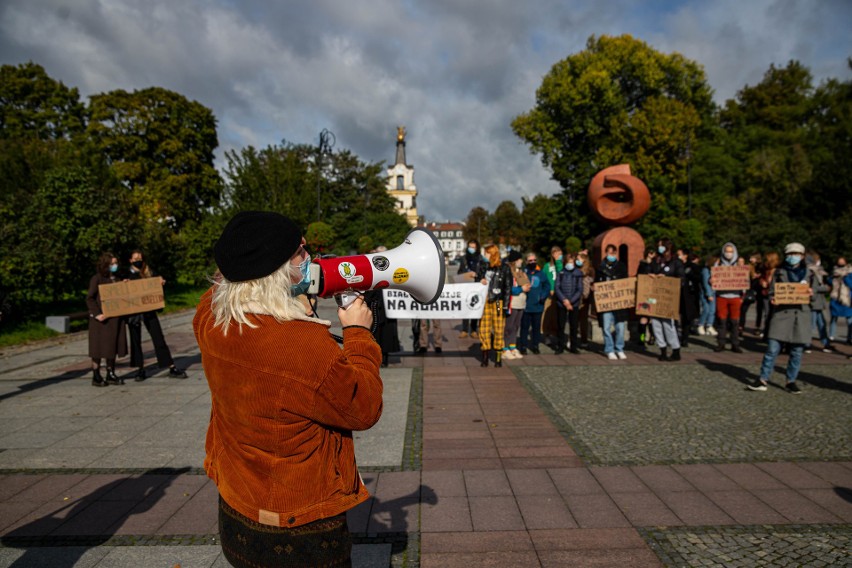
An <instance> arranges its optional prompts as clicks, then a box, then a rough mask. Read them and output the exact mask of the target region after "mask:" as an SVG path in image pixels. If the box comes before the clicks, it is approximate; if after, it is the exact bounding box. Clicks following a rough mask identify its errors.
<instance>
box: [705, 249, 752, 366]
mask: <svg viewBox="0 0 852 568" xmlns="http://www.w3.org/2000/svg"><path fill="white" fill-rule="evenodd" d="M738 259H739V253H738V252H737V247H736V246H735V245H734V243H725V246H723V247H722V257H721V258H720V259H719V261H718V262H717V263H716V266H736V264H737V260H738ZM744 294H745V290H716V317H717V318H718V320H719V335H718V336H717V337H716V341H717V342H718V343H717V345H716V347H714V348H713V351H717V352H719V351H724V350H725V340H726V339H727V335H728V327H730V328H731V351H733V352H734V353H742V352H743V350H742V349H741V348H740V331H739V325H740V309H741V308H742V305H743V295H744Z"/></svg>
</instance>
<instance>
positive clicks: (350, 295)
mask: <svg viewBox="0 0 852 568" xmlns="http://www.w3.org/2000/svg"><path fill="white" fill-rule="evenodd" d="M359 297H361V293H360V292H356V291H355V290H346V291H345V292H341V293H340V294H335V295H334V301H336V302H337V306H338V307H339V308H343V309H344V310H345V309H346V308H348V307H349V306H350V305H351V304H352V302H354V301H355V300H357V299H358V298H359Z"/></svg>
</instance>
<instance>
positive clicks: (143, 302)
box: [98, 276, 166, 318]
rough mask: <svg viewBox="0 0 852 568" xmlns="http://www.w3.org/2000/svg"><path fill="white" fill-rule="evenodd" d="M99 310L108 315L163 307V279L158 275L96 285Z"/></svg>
mask: <svg viewBox="0 0 852 568" xmlns="http://www.w3.org/2000/svg"><path fill="white" fill-rule="evenodd" d="M98 293H99V294H100V297H101V312H103V314H104V315H105V316H106V317H108V318H114V317H116V316H124V315H127V314H138V313H141V312H150V311H151V310H159V309H160V308H163V307H165V305H166V301H165V297H164V296H163V280H162V279H161V278H160V277H159V276H155V277H153V278H141V279H139V280H127V281H125V282H116V283H115V284H101V285H100V286H98Z"/></svg>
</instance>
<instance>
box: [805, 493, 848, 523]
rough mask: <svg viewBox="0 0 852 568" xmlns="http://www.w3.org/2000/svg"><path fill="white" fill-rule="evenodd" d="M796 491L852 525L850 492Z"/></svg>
mask: <svg viewBox="0 0 852 568" xmlns="http://www.w3.org/2000/svg"><path fill="white" fill-rule="evenodd" d="M797 491H798V492H799V493H801V494H802V495H803V496H804V497H805V498H806V499H808V500H810V501H812V502H814V503H816V504H817V505H819V506H820V507H822V508H823V509H825V510H826V511H828V512H830V513H831V514H833V515H835V516H836V517H838V518H839V519H841V520H842V521H843V522H844V523H852V492H849V491H848V490H846V491H838V489H837V488H833V489H797Z"/></svg>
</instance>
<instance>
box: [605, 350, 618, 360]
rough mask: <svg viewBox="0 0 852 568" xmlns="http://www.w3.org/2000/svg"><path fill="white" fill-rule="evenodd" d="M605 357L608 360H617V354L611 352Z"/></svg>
mask: <svg viewBox="0 0 852 568" xmlns="http://www.w3.org/2000/svg"><path fill="white" fill-rule="evenodd" d="M606 358H607V359H609V360H610V361H617V360H618V356H617V355H616V354H615V353H613V352H609V353H607V354H606Z"/></svg>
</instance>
